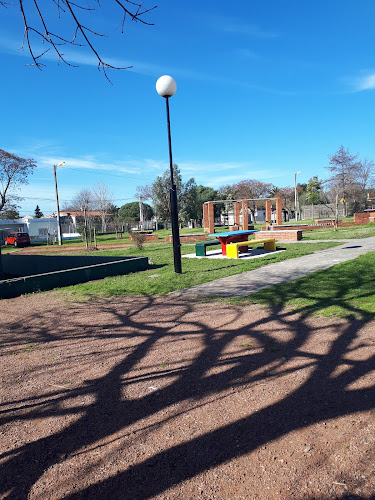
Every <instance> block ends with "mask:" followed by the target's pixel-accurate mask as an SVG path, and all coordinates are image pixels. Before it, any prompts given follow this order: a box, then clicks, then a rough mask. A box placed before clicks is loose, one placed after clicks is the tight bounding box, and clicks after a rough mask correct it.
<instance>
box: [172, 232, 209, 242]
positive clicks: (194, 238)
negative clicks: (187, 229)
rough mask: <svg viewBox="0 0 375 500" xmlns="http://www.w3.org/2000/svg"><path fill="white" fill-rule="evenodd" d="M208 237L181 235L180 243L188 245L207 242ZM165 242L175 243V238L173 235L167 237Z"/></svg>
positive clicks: (204, 235)
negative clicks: (189, 243) (188, 243)
mask: <svg viewBox="0 0 375 500" xmlns="http://www.w3.org/2000/svg"><path fill="white" fill-rule="evenodd" d="M206 237H207V235H206V234H203V233H202V234H200V233H197V234H180V242H181V243H187V242H195V241H205V239H206ZM165 241H167V242H168V243H173V238H172V235H171V234H170V235H169V236H166V237H165Z"/></svg>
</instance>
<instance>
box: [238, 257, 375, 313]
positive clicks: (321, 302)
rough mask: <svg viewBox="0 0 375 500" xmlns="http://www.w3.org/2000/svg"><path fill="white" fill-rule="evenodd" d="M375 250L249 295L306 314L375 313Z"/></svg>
mask: <svg viewBox="0 0 375 500" xmlns="http://www.w3.org/2000/svg"><path fill="white" fill-rule="evenodd" d="M374 274H375V252H371V253H368V254H366V255H362V256H360V257H358V258H356V259H354V260H350V261H348V262H345V263H343V264H337V265H336V266H333V267H331V268H329V269H326V270H324V271H317V272H315V273H312V274H310V275H308V276H305V277H303V278H299V279H297V280H295V281H293V282H290V283H283V284H281V285H275V286H272V287H269V288H266V289H264V290H261V291H259V292H256V293H254V294H252V295H249V296H248V297H246V298H241V300H239V299H230V302H234V303H241V304H243V303H244V302H251V303H257V304H262V305H266V306H268V307H270V308H278V309H280V308H283V307H286V306H289V307H292V308H294V309H295V310H296V312H300V313H302V314H304V315H306V316H309V315H311V314H318V315H323V316H340V317H355V318H361V319H363V320H368V319H373V318H374V317H375V280H374Z"/></svg>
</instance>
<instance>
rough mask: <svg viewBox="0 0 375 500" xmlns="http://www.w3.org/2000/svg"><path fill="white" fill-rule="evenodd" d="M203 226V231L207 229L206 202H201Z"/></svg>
mask: <svg viewBox="0 0 375 500" xmlns="http://www.w3.org/2000/svg"><path fill="white" fill-rule="evenodd" d="M203 228H204V230H205V231H208V230H209V228H208V205H207V203H203Z"/></svg>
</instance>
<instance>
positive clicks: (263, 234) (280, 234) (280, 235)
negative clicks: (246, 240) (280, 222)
mask: <svg viewBox="0 0 375 500" xmlns="http://www.w3.org/2000/svg"><path fill="white" fill-rule="evenodd" d="M254 234H255V239H256V240H262V239H263V238H275V239H276V240H277V241H300V240H302V230H301V229H297V230H296V231H294V230H288V231H258V232H257V233H254Z"/></svg>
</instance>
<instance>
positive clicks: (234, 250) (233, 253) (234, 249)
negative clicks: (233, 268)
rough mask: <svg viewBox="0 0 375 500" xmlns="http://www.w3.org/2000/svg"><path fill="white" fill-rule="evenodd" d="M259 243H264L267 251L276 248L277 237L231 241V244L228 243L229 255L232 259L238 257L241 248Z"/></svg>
mask: <svg viewBox="0 0 375 500" xmlns="http://www.w3.org/2000/svg"><path fill="white" fill-rule="evenodd" d="M258 243H263V245H264V250H267V251H274V250H276V240H275V238H265V239H263V240H250V241H238V242H237V243H230V244H229V245H227V257H228V258H230V259H238V249H239V248H241V247H249V246H251V245H257V244H258Z"/></svg>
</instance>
